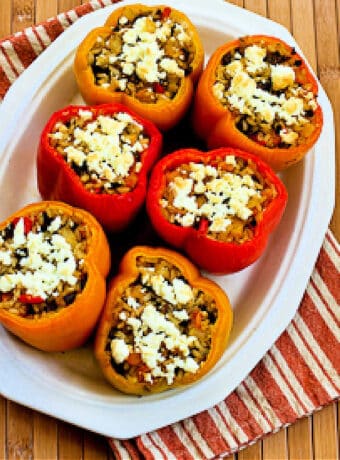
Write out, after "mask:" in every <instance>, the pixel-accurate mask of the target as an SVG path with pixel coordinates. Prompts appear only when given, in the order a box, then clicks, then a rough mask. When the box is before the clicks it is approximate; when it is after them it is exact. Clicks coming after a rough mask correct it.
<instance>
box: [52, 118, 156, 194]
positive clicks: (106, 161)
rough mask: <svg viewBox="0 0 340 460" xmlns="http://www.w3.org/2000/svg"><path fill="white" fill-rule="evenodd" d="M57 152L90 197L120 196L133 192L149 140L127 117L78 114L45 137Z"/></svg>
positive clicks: (59, 124)
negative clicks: (92, 195)
mask: <svg viewBox="0 0 340 460" xmlns="http://www.w3.org/2000/svg"><path fill="white" fill-rule="evenodd" d="M49 137H50V144H51V146H52V147H53V148H54V149H55V150H57V151H58V152H59V153H60V154H61V155H62V156H63V157H64V159H65V161H66V162H67V163H68V164H69V165H70V166H71V168H72V169H73V170H74V171H75V172H76V173H77V175H78V176H79V178H80V180H81V182H82V184H83V186H84V187H85V189H86V190H88V191H89V192H91V193H106V194H123V193H127V192H129V191H131V190H133V189H134V188H135V186H136V184H137V181H138V173H139V172H140V170H141V168H142V161H141V157H142V154H143V152H144V151H145V149H147V148H148V146H149V142H150V139H149V137H148V136H147V135H146V134H145V133H144V130H143V126H142V125H140V124H139V123H137V122H136V121H135V120H134V119H133V118H132V117H131V116H130V115H129V114H127V113H116V114H113V115H111V114H110V115H104V114H102V115H98V116H94V114H93V113H92V112H91V111H90V110H80V111H79V115H78V116H73V117H71V118H70V119H69V120H67V121H64V122H58V123H56V124H55V126H54V128H53V130H52V133H51V134H50V135H49Z"/></svg>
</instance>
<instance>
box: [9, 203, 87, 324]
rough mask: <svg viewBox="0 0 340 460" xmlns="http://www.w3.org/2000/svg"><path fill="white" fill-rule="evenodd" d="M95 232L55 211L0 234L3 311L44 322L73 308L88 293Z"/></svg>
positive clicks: (24, 220) (18, 221)
mask: <svg viewBox="0 0 340 460" xmlns="http://www.w3.org/2000/svg"><path fill="white" fill-rule="evenodd" d="M89 238H90V231H89V229H88V227H87V226H86V225H84V223H83V222H80V221H78V220H77V219H75V218H72V219H70V218H69V217H68V216H66V215H60V214H58V212H57V211H56V210H54V209H47V210H46V211H44V212H41V213H39V214H37V215H31V216H24V217H20V218H17V219H15V220H14V221H13V222H12V223H10V224H9V225H7V227H6V228H4V229H3V230H1V231H0V308H2V309H5V310H7V311H8V312H10V313H13V314H15V315H18V316H21V317H25V318H31V319H35V318H39V317H41V316H44V315H47V314H50V313H51V312H56V311H58V310H60V309H62V308H67V307H68V306H69V305H71V304H72V303H73V302H74V301H75V299H76V296H77V295H78V294H79V293H80V292H81V291H82V290H83V289H84V287H85V285H86V281H87V273H86V270H85V267H84V265H83V263H84V257H85V255H86V253H87V251H88V241H89Z"/></svg>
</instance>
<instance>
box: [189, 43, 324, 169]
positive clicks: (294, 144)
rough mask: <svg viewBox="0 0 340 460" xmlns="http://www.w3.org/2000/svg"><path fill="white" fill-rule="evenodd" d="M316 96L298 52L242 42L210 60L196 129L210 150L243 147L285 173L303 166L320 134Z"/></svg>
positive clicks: (278, 45) (225, 47) (196, 113)
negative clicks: (294, 167)
mask: <svg viewBox="0 0 340 460" xmlns="http://www.w3.org/2000/svg"><path fill="white" fill-rule="evenodd" d="M317 93H318V85H317V81H316V80H315V78H314V76H313V75H312V73H311V71H310V70H309V68H308V66H307V64H306V62H305V61H304V59H303V58H302V57H301V56H300V55H299V54H297V53H296V51H295V49H294V48H292V47H290V46H289V45H287V44H286V43H284V42H283V41H281V40H279V39H278V38H274V37H268V36H263V35H259V36H246V37H242V38H240V39H238V40H235V41H232V42H230V43H226V44H225V45H223V46H221V47H220V48H218V49H217V50H216V51H215V53H214V54H213V55H212V57H211V59H210V60H209V63H208V65H207V67H206V69H205V71H204V73H203V74H202V77H201V79H200V82H199V85H198V88H197V92H196V98H195V103H194V114H193V125H194V129H195V131H196V133H197V134H198V135H199V136H200V137H202V138H203V139H205V140H206V141H207V144H208V146H209V148H217V147H222V146H231V147H236V148H240V149H242V150H246V151H248V152H252V153H255V154H256V155H258V156H259V157H261V158H262V159H263V160H265V161H266V162H267V163H268V164H269V165H270V166H271V167H272V168H273V169H274V170H276V171H279V170H283V169H285V168H287V167H289V166H290V165H292V164H294V163H296V162H298V161H300V160H301V159H302V158H303V157H304V156H305V155H306V153H307V152H308V151H309V150H310V149H311V148H312V146H313V145H314V144H315V142H316V141H317V139H318V137H319V135H320V133H321V128H322V124H323V118H322V110H321V107H320V106H319V104H318V102H317Z"/></svg>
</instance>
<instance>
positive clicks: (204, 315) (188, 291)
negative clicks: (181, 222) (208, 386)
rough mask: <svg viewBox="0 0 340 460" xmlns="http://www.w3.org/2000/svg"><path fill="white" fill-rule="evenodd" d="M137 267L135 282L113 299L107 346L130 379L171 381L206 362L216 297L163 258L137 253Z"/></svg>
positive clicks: (117, 366) (118, 367) (120, 370)
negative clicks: (189, 279) (143, 255)
mask: <svg viewBox="0 0 340 460" xmlns="http://www.w3.org/2000/svg"><path fill="white" fill-rule="evenodd" d="M137 268H138V276H137V277H136V279H135V281H134V282H133V283H131V284H130V285H129V286H128V287H127V288H126V290H125V291H124V293H123V295H122V296H121V297H120V298H119V299H117V304H116V305H115V312H117V313H115V318H114V324H113V326H112V327H111V330H110V333H109V336H108V338H107V347H106V350H107V352H108V353H109V354H110V356H111V364H112V366H113V368H114V369H115V370H116V372H118V373H119V374H121V375H122V376H124V378H126V379H127V380H129V381H130V382H134V383H137V382H139V383H145V384H151V385H152V384H155V383H158V382H160V381H164V380H166V382H167V384H169V385H171V384H172V383H173V382H174V381H175V380H176V378H179V377H182V376H183V375H184V374H185V373H195V372H197V371H198V370H199V368H200V366H201V365H202V363H204V362H205V361H206V359H207V357H208V354H209V351H210V348H211V329H212V326H213V325H214V324H215V322H216V320H217V315H218V313H217V308H216V305H215V301H214V300H213V298H212V297H211V296H210V295H208V294H206V293H204V292H203V291H201V290H199V289H197V288H194V287H192V286H190V284H189V283H188V282H187V280H186V279H184V277H183V275H182V273H181V271H180V270H179V269H178V268H177V267H175V266H173V265H171V264H169V263H168V262H167V261H166V260H164V259H162V258H155V257H139V258H138V259H137Z"/></svg>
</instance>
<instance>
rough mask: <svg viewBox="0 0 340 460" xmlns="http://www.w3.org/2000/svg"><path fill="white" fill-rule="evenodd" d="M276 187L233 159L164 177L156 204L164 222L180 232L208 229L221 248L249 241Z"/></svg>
mask: <svg viewBox="0 0 340 460" xmlns="http://www.w3.org/2000/svg"><path fill="white" fill-rule="evenodd" d="M276 195H277V191H276V189H275V187H274V186H273V185H272V184H271V183H270V182H269V181H268V180H267V179H266V178H264V177H262V175H261V174H260V173H259V172H258V171H257V168H256V165H255V164H254V163H253V162H252V161H251V160H245V159H243V158H240V157H235V156H234V155H227V156H226V157H224V158H218V157H217V158H216V160H214V161H213V162H211V163H209V164H203V163H194V162H191V163H188V164H182V165H180V166H179V167H177V168H175V169H174V170H172V171H168V172H167V173H166V187H165V189H164V193H163V196H162V198H161V201H160V205H161V206H162V211H163V214H164V216H165V218H166V219H167V220H168V221H169V222H171V223H172V224H176V225H180V226H182V227H194V228H206V229H207V235H208V236H209V237H211V238H213V239H216V240H218V241H224V242H234V243H235V242H236V243H243V242H245V241H248V240H250V239H252V237H253V235H254V229H255V227H256V225H257V223H258V222H259V221H260V220H261V219H262V215H263V211H264V209H265V208H266V206H267V205H268V203H269V202H270V201H271V200H272V199H273V198H274V197H275V196H276Z"/></svg>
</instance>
